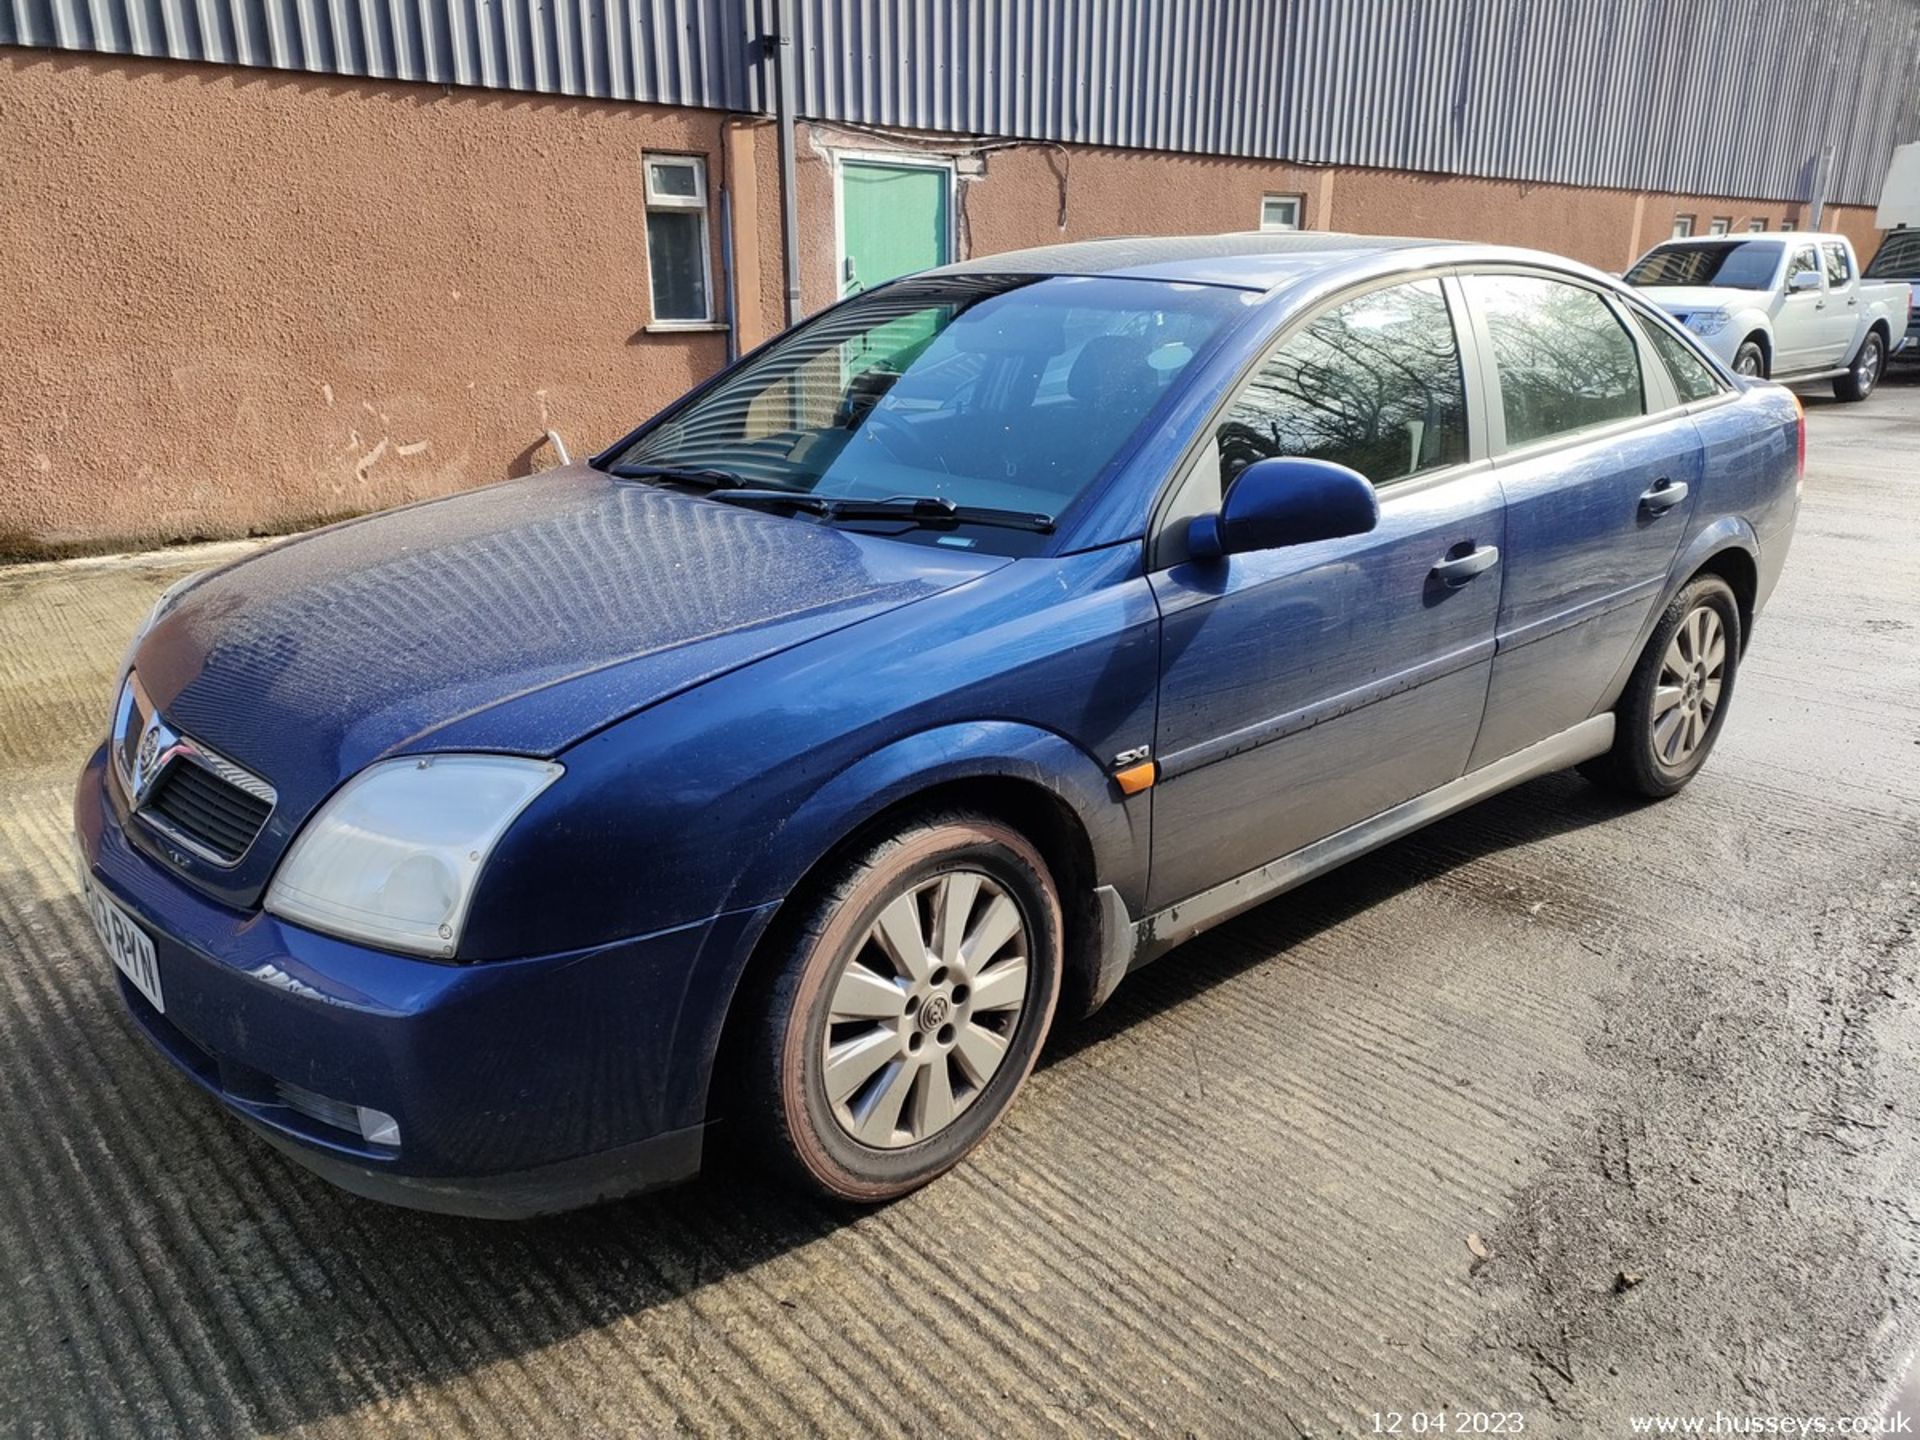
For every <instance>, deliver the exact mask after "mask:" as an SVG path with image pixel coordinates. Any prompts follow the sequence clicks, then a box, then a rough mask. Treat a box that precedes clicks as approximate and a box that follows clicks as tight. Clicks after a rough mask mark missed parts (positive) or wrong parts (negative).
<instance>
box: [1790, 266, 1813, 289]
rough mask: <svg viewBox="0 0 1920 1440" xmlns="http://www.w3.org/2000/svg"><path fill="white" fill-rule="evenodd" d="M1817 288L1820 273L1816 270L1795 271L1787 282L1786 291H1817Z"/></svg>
mask: <svg viewBox="0 0 1920 1440" xmlns="http://www.w3.org/2000/svg"><path fill="white" fill-rule="evenodd" d="M1819 288H1820V273H1819V272H1818V271H1817V270H1799V271H1795V272H1794V274H1793V276H1792V277H1791V278H1790V279H1788V281H1787V289H1788V290H1790V291H1799V290H1818V289H1819Z"/></svg>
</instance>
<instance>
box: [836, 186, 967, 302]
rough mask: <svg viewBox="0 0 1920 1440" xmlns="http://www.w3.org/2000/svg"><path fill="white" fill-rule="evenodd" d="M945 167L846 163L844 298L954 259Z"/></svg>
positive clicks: (842, 213)
mask: <svg viewBox="0 0 1920 1440" xmlns="http://www.w3.org/2000/svg"><path fill="white" fill-rule="evenodd" d="M952 189H953V172H952V171H950V170H948V169H947V168H946V167H945V166H943V165H913V164H894V163H892V162H891V161H887V162H880V161H870V160H842V161H841V162H840V293H841V295H843V296H845V295H853V294H857V293H858V292H860V291H862V290H871V289H872V288H873V287H874V286H876V285H880V284H883V283H885V282H886V281H888V280H893V279H897V278H898V277H899V276H902V275H911V274H912V273H913V272H914V271H916V270H928V269H931V268H932V267H934V266H935V265H944V264H946V263H947V261H948V260H950V259H951V258H952V253H951V251H952V245H951V239H952V224H951V220H950V217H949V211H948V208H947V207H948V197H949V195H950V194H951V192H952Z"/></svg>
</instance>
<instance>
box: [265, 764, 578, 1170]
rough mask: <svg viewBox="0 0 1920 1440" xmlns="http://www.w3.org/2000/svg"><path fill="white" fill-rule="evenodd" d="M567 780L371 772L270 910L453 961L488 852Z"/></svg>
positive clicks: (307, 843) (275, 892)
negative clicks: (544, 796) (548, 791)
mask: <svg viewBox="0 0 1920 1440" xmlns="http://www.w3.org/2000/svg"><path fill="white" fill-rule="evenodd" d="M562 773H563V772H562V768H561V766H560V765H558V764H557V763H555V762H554V761H551V760H529V759H524V758H522V757H519V756H513V755H431V756H422V757H419V758H416V759H410V760H383V761H381V762H380V763H379V764H377V765H370V766H368V767H367V768H366V769H365V770H363V771H361V772H360V773H359V774H358V775H356V776H354V778H353V779H351V780H349V781H348V782H347V783H346V784H345V785H344V786H342V787H341V788H340V790H339V791H338V792H337V793H336V794H335V795H334V797H333V798H332V799H331V800H329V801H328V802H327V803H326V804H325V805H323V806H321V807H320V812H319V813H318V814H317V815H315V816H314V817H313V819H311V820H309V821H308V822H307V826H306V828H305V829H304V830H302V831H301V832H300V836H299V838H298V839H296V840H295V841H294V843H293V848H292V849H291V850H289V851H288V852H287V858H286V859H285V860H284V861H282V862H281V865H280V870H279V873H278V874H276V875H275V876H274V878H273V884H272V885H271V886H270V887H269V888H268V890H267V900H266V908H267V909H268V910H270V911H272V912H273V913H274V914H275V915H278V916H280V917H281V918H282V919H284V920H292V921H294V922H295V923H297V924H301V925H305V926H308V927H309V928H311V929H314V930H321V931H324V932H326V933H327V934H329V935H339V936H342V937H344V938H346V939H350V940H363V941H365V942H367V943H368V944H371V945H378V946H380V947H381V948H383V949H388V950H402V951H405V952H407V953H408V954H413V955H434V956H440V957H443V958H445V957H450V956H452V955H453V954H454V953H455V951H456V950H457V949H458V947H459V944H460V927H461V925H462V924H463V923H464V922H465V920H466V916H467V909H468V907H469V905H470V904H471V903H472V900H473V890H474V885H475V883H476V882H477V881H478V880H479V878H480V870H481V867H482V866H484V865H485V864H486V860H487V855H488V852H490V851H491V850H492V849H493V847H494V844H495V842H497V841H498V840H499V838H500V837H501V835H503V834H505V833H506V829H507V826H509V825H511V824H512V823H513V821H514V818H515V817H516V816H517V815H519V813H520V812H521V811H522V810H524V809H526V808H527V806H528V805H530V804H532V803H533V800H534V798H535V797H536V796H537V795H539V794H540V792H541V791H543V790H545V789H546V788H547V786H549V785H551V784H552V783H553V782H554V781H555V780H557V779H559V778H560V776H561V774H562ZM368 1138H370V1139H371V1138H372V1137H371V1136H369V1137H368Z"/></svg>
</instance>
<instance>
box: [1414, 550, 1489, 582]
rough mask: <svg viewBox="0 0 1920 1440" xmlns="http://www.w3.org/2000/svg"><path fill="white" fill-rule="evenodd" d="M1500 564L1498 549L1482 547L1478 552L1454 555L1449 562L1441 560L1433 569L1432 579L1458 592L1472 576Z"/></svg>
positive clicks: (1472, 551) (1471, 551) (1470, 551)
mask: <svg viewBox="0 0 1920 1440" xmlns="http://www.w3.org/2000/svg"><path fill="white" fill-rule="evenodd" d="M1499 563H1500V547H1499V546H1497V545H1482V546H1481V547H1480V548H1479V549H1478V550H1469V551H1468V552H1467V553H1466V554H1464V555H1456V556H1454V557H1453V558H1452V559H1451V560H1442V561H1441V562H1440V563H1439V564H1438V565H1436V566H1434V567H1433V570H1432V572H1431V574H1432V576H1433V578H1434V579H1435V580H1438V581H1439V582H1440V583H1441V584H1442V585H1444V586H1446V587H1447V588H1448V589H1449V590H1458V589H1459V588H1460V587H1461V586H1462V585H1464V584H1466V583H1467V582H1468V581H1469V580H1471V579H1473V577H1474V576H1476V575H1480V574H1484V573H1485V572H1486V571H1488V570H1491V569H1492V568H1493V567H1494V566H1496V565H1498V564H1499Z"/></svg>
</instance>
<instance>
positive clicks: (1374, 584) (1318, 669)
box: [1148, 279, 1505, 909]
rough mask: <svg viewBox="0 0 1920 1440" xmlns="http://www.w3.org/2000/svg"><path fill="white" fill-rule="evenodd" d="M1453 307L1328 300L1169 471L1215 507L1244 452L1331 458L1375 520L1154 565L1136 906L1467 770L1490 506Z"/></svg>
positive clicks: (1254, 863)
mask: <svg viewBox="0 0 1920 1440" xmlns="http://www.w3.org/2000/svg"><path fill="white" fill-rule="evenodd" d="M1451 309H1452V307H1451V306H1450V304H1449V298H1448V295H1447V292H1446V290H1444V289H1443V286H1442V284H1441V282H1440V281H1439V280H1432V279H1429V280H1417V281H1407V282H1401V283H1399V284H1395V285H1390V286H1385V287H1382V288H1379V289H1375V290H1370V291H1368V292H1366V293H1364V294H1362V295H1360V296H1358V297H1356V298H1353V299H1349V300H1345V301H1340V302H1336V303H1335V304H1334V305H1332V306H1331V307H1330V308H1329V309H1328V310H1326V311H1325V312H1323V313H1322V314H1321V315H1319V316H1318V317H1316V318H1315V319H1314V320H1313V321H1312V322H1311V323H1310V324H1308V325H1307V326H1306V327H1305V328H1304V329H1302V330H1300V331H1298V332H1297V333H1295V334H1294V335H1293V336H1292V338H1290V339H1288V340H1287V341H1286V342H1285V343H1284V344H1282V345H1281V346H1280V347H1279V349H1278V350H1276V351H1275V353H1274V354H1273V355H1272V356H1271V357H1270V358H1269V359H1268V360H1267V361H1266V362H1265V363H1264V364H1263V365H1262V366H1261V367H1260V368H1259V369H1258V370H1257V371H1256V372H1255V374H1254V375H1253V377H1252V378H1251V379H1250V380H1249V381H1248V382H1247V384H1246V386H1245V387H1244V388H1243V390H1242V391H1241V393H1240V394H1239V396H1237V397H1236V398H1235V399H1234V400H1233V401H1232V402H1231V403H1230V404H1229V405H1228V407H1227V408H1226V410H1225V412H1224V413H1223V414H1222V416H1221V418H1220V421H1219V423H1218V424H1217V426H1216V429H1215V433H1214V435H1213V437H1212V440H1213V443H1212V445H1211V446H1210V448H1209V451H1208V453H1207V455H1205V456H1204V457H1203V458H1202V460H1201V463H1200V466H1199V467H1198V468H1197V469H1196V470H1195V471H1194V472H1193V474H1192V475H1190V476H1189V477H1187V480H1186V482H1185V485H1184V486H1183V490H1182V493H1181V496H1180V498H1179V500H1178V501H1176V504H1175V506H1174V510H1175V513H1176V514H1191V513H1194V512H1196V511H1203V510H1206V509H1210V508H1213V507H1214V506H1215V505H1216V504H1217V499H1216V497H1217V495H1218V494H1219V493H1221V491H1222V490H1223V488H1224V487H1226V486H1230V485H1231V484H1232V482H1233V479H1234V477H1235V476H1236V475H1237V474H1238V473H1239V472H1240V471H1241V470H1242V469H1244V468H1245V467H1246V466H1247V465H1248V464H1250V463H1251V462H1252V461H1254V460H1256V459H1260V458H1264V457H1266V456H1272V455H1295V456H1311V457H1314V458H1318V459H1325V460H1332V461H1336V462H1338V463H1341V464H1345V465H1348V466H1350V467H1352V468H1353V469H1356V470H1358V471H1360V473H1361V474H1363V475H1365V476H1367V478H1368V479H1370V480H1372V481H1373V482H1374V484H1375V485H1376V486H1377V487H1378V488H1379V492H1380V523H1379V525H1378V526H1377V527H1376V528H1375V529H1374V530H1373V531H1372V532H1370V533H1368V534H1365V535H1356V536H1352V537H1349V538H1345V539H1339V540H1325V541H1318V542H1315V543H1313V544H1308V545H1299V546H1294V547H1291V548H1286V549H1279V550H1268V551H1261V552H1257V553H1253V554H1243V555H1233V556H1229V557H1227V558H1225V559H1222V560H1209V561H1193V560H1186V559H1179V558H1178V557H1177V555H1176V556H1175V557H1174V563H1171V564H1166V565H1164V568H1158V569H1156V570H1155V572H1154V573H1153V575H1152V577H1151V578H1152V583H1153V589H1154V595H1155V598H1156V599H1157V600H1158V602H1159V604H1160V609H1161V615H1162V622H1161V677H1160V716H1159V723H1158V726H1157V727H1156V736H1155V741H1156V747H1157V754H1158V758H1159V762H1160V780H1159V783H1158V784H1157V785H1156V787H1155V789H1154V792H1153V794H1154V803H1153V861H1152V874H1151V877H1150V880H1149V886H1148V904H1149V906H1150V907H1151V908H1153V909H1160V908H1162V907H1164V906H1167V905H1171V904H1173V903H1175V902H1177V901H1180V900H1183V899H1185V898H1187V897H1188V896H1191V895H1194V894H1197V893H1198V892H1200V891H1202V890H1204V889H1207V888H1208V887H1210V886H1212V885H1216V884H1219V883H1220V882H1222V881H1224V880H1229V879H1232V878H1233V877H1234V876H1236V875H1240V874H1244V873H1245V872H1247V871H1250V870H1253V869H1256V868H1258V867H1259V866H1260V865H1262V864H1264V863H1265V862H1267V861H1269V860H1272V859H1277V858H1278V857H1280V856H1282V855H1285V854H1288V853H1290V852H1292V851H1294V850H1297V849H1299V848H1300V847H1301V846H1303V845H1306V844H1309V843H1311V842H1312V841H1315V840H1318V839H1320V838H1322V837H1323V836H1326V835H1330V834H1332V833H1333V832H1334V831H1336V830H1340V829H1344V828H1345V827H1346V826H1348V825H1351V824H1354V823H1355V822H1357V821H1360V820H1364V819H1367V818H1368V817H1369V816H1372V815H1376V814H1378V813H1380V812H1381V811H1383V810H1386V809H1389V808H1391V807H1392V806H1394V805H1396V804H1398V803H1400V802H1401V801H1403V800H1408V799H1411V798H1412V797H1413V796H1415V795H1418V794H1421V793H1422V792H1424V791H1427V790H1431V789H1434V788H1435V787H1436V786H1439V785H1444V784H1445V783H1447V782H1448V781H1449V780H1453V779H1456V778H1457V777H1458V776H1459V775H1460V774H1461V772H1462V771H1463V770H1464V769H1465V768H1466V763H1467V756H1468V754H1469V752H1470V751H1471V750H1472V748H1473V741H1474V735H1475V733H1476V732H1477V731H1478V729H1479V726H1480V714H1481V710H1482V709H1483V708H1484V706H1485V702H1486V694H1487V679H1488V674H1489V669H1490V665H1491V661H1492V655H1493V630H1494V617H1495V615H1496V614H1497V613H1498V610H1499V603H1500V580H1501V574H1500V557H1501V553H1502V546H1503V545H1504V543H1505V541H1504V535H1503V533H1502V528H1503V523H1504V510H1503V503H1502V500H1501V495H1500V488H1499V485H1498V484H1497V482H1496V481H1495V480H1494V478H1493V476H1492V474H1491V472H1490V469H1489V467H1488V466H1487V465H1486V464H1485V462H1483V461H1476V460H1474V459H1473V456H1472V451H1471V450H1470V448H1469V439H1470V437H1469V433H1468V431H1469V426H1468V413H1467V412H1468V405H1467V390H1466V385H1465V382H1464V377H1463V372H1462V367H1461V358H1460V349H1459V346H1458V343H1457V341H1456V339H1455V331H1454V327H1453V323H1452V319H1451ZM1208 486H1211V490H1212V493H1211V494H1209V493H1205V492H1206V489H1207V487H1208ZM1195 487H1198V488H1200V489H1201V491H1202V493H1201V495H1200V496H1199V498H1198V501H1197V503H1195V502H1194V501H1193V500H1191V499H1190V496H1189V492H1190V491H1191V490H1192V489H1193V488H1195ZM1183 523H1184V522H1183V521H1180V520H1175V521H1172V522H1170V524H1171V525H1172V526H1178V525H1181V524H1183ZM1156 563H1160V562H1158V561H1157V562H1156ZM1442 567H1445V568H1442Z"/></svg>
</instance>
